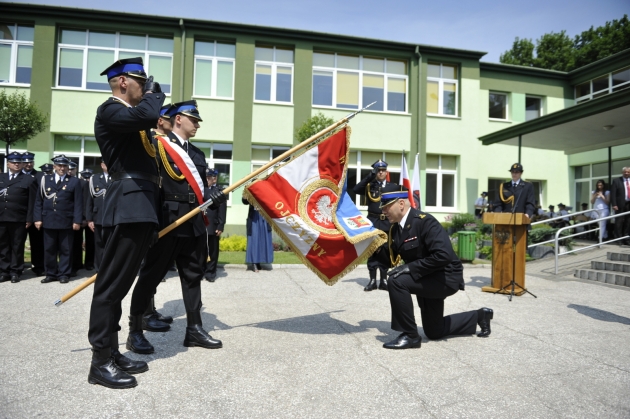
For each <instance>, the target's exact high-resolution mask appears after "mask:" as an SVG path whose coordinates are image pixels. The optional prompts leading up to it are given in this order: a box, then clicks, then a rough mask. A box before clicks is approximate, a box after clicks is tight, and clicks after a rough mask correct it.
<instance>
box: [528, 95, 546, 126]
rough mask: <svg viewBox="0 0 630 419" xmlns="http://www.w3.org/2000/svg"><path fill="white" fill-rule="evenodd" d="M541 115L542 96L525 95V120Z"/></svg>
mask: <svg viewBox="0 0 630 419" xmlns="http://www.w3.org/2000/svg"><path fill="white" fill-rule="evenodd" d="M541 116H542V98H539V97H534V96H525V120H526V121H531V120H532V119H536V118H540V117H541Z"/></svg>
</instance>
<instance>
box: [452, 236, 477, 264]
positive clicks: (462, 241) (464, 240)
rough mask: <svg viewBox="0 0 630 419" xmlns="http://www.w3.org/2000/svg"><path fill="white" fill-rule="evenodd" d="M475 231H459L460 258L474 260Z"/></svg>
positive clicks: (458, 248) (458, 247)
mask: <svg viewBox="0 0 630 419" xmlns="http://www.w3.org/2000/svg"><path fill="white" fill-rule="evenodd" d="M476 236H477V233H476V232H475V231H458V232H457V253H458V256H459V259H460V260H463V261H467V262H472V261H473V260H474V259H475V247H476V240H475V237H476Z"/></svg>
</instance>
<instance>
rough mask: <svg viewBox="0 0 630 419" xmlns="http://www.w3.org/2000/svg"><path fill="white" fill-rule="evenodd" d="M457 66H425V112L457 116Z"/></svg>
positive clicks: (436, 64)
mask: <svg viewBox="0 0 630 419" xmlns="http://www.w3.org/2000/svg"><path fill="white" fill-rule="evenodd" d="M457 85H458V81H457V66H455V65H447V64H438V63H429V64H428V66H427V114H429V115H448V116H457V108H458V98H457Z"/></svg>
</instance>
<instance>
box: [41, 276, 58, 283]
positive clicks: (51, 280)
mask: <svg viewBox="0 0 630 419" xmlns="http://www.w3.org/2000/svg"><path fill="white" fill-rule="evenodd" d="M55 281H57V278H53V277H52V276H47V277H46V278H44V279H42V281H41V283H42V284H47V283H49V282H55Z"/></svg>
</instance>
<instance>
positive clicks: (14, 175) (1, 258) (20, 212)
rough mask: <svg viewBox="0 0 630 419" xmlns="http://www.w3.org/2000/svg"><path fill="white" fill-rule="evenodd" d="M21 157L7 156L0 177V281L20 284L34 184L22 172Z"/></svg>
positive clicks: (35, 188)
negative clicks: (4, 171)
mask: <svg viewBox="0 0 630 419" xmlns="http://www.w3.org/2000/svg"><path fill="white" fill-rule="evenodd" d="M22 157H23V156H22V155H21V154H20V153H18V152H15V151H14V152H12V153H9V155H8V156H7V169H8V171H7V173H2V174H0V282H5V281H8V280H11V282H12V283H17V282H20V276H21V275H22V272H23V271H24V243H25V242H26V230H27V229H28V228H29V227H30V226H31V225H32V224H33V208H34V206H35V193H36V192H37V181H36V180H35V176H33V175H30V174H25V173H23V172H22Z"/></svg>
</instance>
